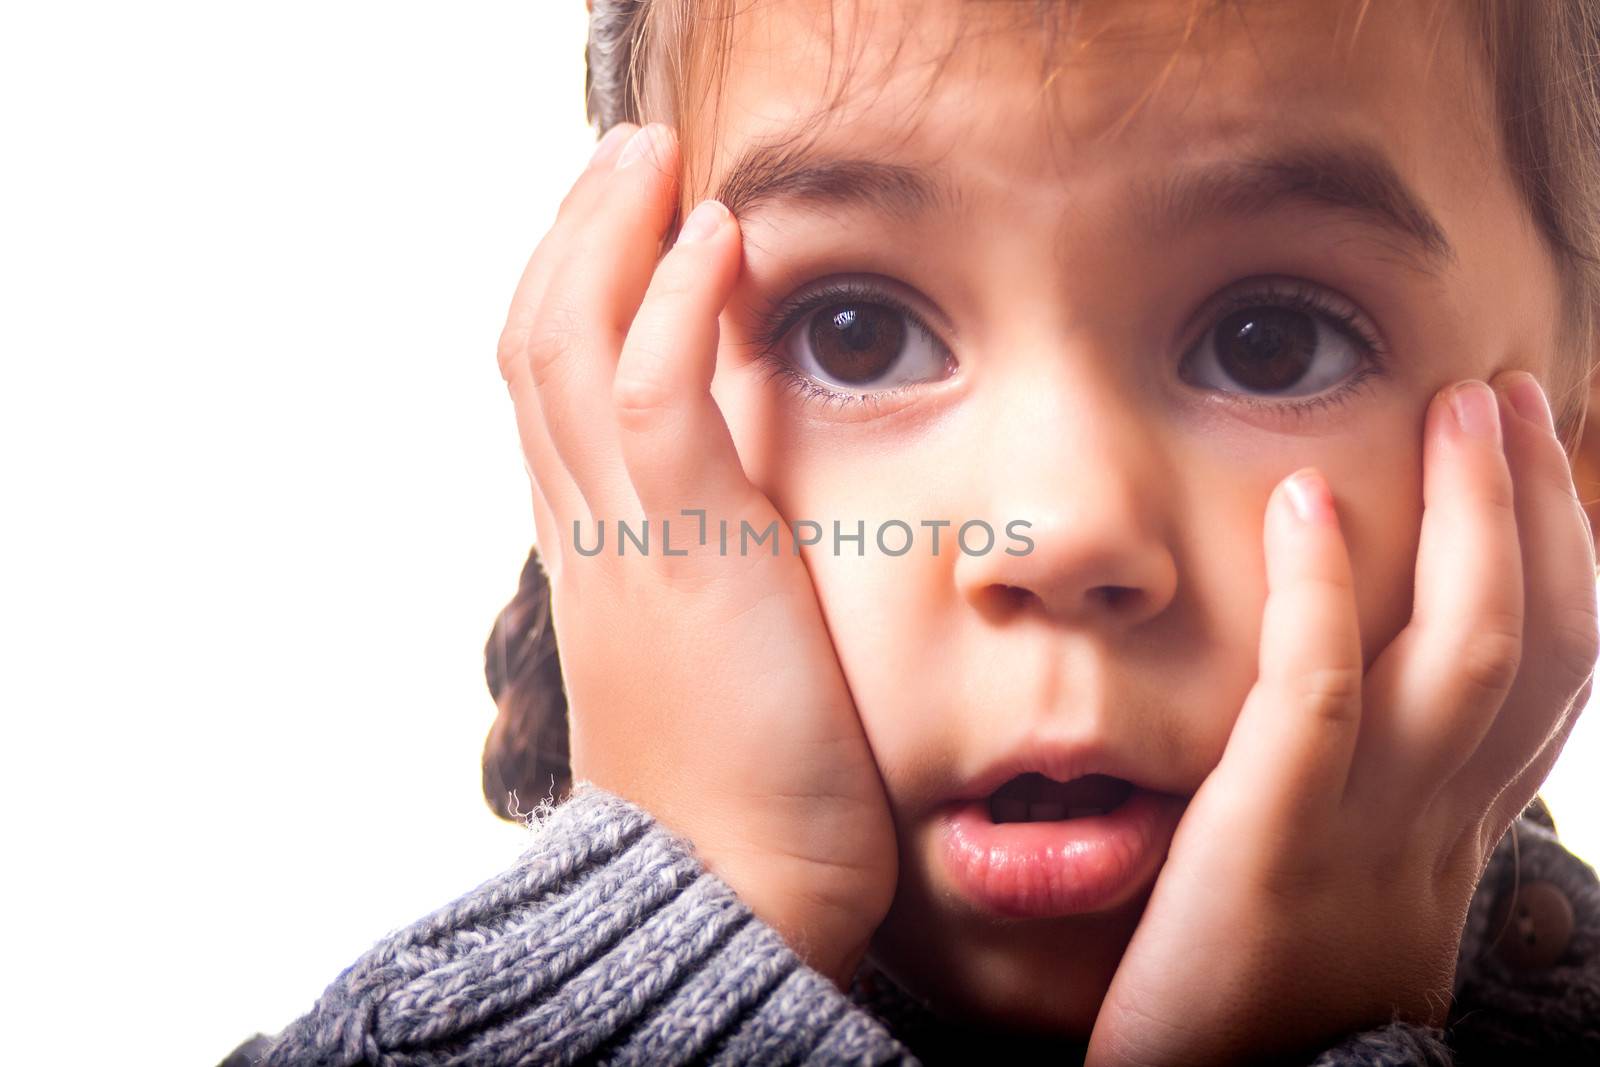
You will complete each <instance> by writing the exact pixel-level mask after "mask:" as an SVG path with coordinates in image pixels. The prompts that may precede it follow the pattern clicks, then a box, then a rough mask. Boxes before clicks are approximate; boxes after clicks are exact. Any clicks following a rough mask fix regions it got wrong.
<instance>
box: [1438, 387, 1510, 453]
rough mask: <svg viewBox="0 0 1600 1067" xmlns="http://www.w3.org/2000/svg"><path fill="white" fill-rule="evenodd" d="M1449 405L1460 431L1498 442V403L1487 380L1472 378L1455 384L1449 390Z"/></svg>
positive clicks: (1469, 435) (1470, 435)
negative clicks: (1454, 414) (1481, 380)
mask: <svg viewBox="0 0 1600 1067" xmlns="http://www.w3.org/2000/svg"><path fill="white" fill-rule="evenodd" d="M1450 407H1451V408H1452V409H1454V411H1455V413H1456V425H1458V426H1460V427H1461V432H1462V433H1464V434H1466V435H1467V436H1468V437H1481V438H1484V439H1487V440H1492V441H1495V442H1496V443H1498V442H1499V440H1500V404H1499V401H1497V400H1496V399H1495V396H1494V390H1493V389H1490V388H1489V385H1488V383H1487V382H1480V381H1478V380H1477V379H1476V378H1473V379H1471V380H1469V381H1465V382H1461V383H1459V384H1458V385H1456V387H1455V388H1454V389H1452V390H1450Z"/></svg>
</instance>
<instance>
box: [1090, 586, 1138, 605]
mask: <svg viewBox="0 0 1600 1067" xmlns="http://www.w3.org/2000/svg"><path fill="white" fill-rule="evenodd" d="M1094 593H1095V595H1096V596H1098V597H1099V598H1100V599H1101V601H1103V602H1104V603H1105V606H1106V607H1108V608H1120V607H1122V606H1124V605H1125V604H1127V603H1129V602H1130V601H1136V600H1138V599H1139V590H1137V589H1135V588H1133V587H1132V586H1128V585H1100V586H1096V587H1095V589H1094Z"/></svg>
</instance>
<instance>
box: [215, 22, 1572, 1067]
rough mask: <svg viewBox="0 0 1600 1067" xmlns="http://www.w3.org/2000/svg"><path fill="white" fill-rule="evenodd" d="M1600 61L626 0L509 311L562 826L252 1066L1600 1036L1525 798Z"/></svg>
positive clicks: (1559, 741)
mask: <svg viewBox="0 0 1600 1067" xmlns="http://www.w3.org/2000/svg"><path fill="white" fill-rule="evenodd" d="M1596 54H1600V3H1596V2H1594V0H1564V2H1561V3H1538V4H1535V3H1525V2H1522V0H1440V2H1436V3H1426V4H1424V3H1408V4H1370V3H1368V2H1362V0H1349V2H1328V3H1323V2H1311V0H1307V2H1303V3H1259V2H1250V0H1238V2H1234V3H1206V2H1196V0H1141V2H1138V3H1131V2H1126V0H1123V2H1117V3H1111V2H1106V0H1099V2H1095V0H1080V2H1066V0H1055V2H1048V0H1047V2H1024V3H998V2H991V3H983V4H973V3H961V2H956V0H948V2H937V3H935V2H929V0H878V2H871V3H868V2H860V3H819V2H808V0H770V2H768V3H763V4H755V5H740V4H733V3H728V2H717V3H713V2H708V0H699V2H691V0H642V2H640V0H594V3H593V5H592V11H591V36H590V41H589V49H588V60H589V100H590V105H591V117H592V118H594V119H596V120H597V122H598V125H599V127H600V129H601V130H602V131H604V133H605V136H604V137H603V138H602V139H601V141H600V144H599V147H598V148H597V150H596V152H595V156H594V159H593V161H592V163H591V164H590V166H589V168H588V169H587V170H586V171H585V172H584V173H583V174H582V175H581V176H580V177H579V178H578V179H577V181H576V183H575V184H574V186H573V188H572V191H571V192H570V194H569V195H568V196H567V197H566V199H565V200H564V201H563V203H562V205H561V209H560V212H559V215H558V218H557V220H556V222H555V224H554V226H553V227H552V229H551V231H550V232H549V234H548V235H546V237H545V238H544V240H543V241H542V242H541V243H540V245H539V247H538V249H537V251H536V252H535V253H534V255H533V258H532V260H531V261H530V263H529V266H528V269H527V271H526V273H525V274H524V276H523V279H522V283H521V285H520V287H519V289H518V291H517V294H516V297H515V299H514V302H513V306H512V309H511V312H510V316H509V321H508V323H507V325H506V329H505V332H504V335H503V340H502V344H501V347H500V352H499V364H500V370H501V372H502V374H503V376H504V377H505V380H506V381H507V383H508V385H509V388H510V393H511V396H512V398H513V400H514V405H515V412H516V418H517V423H518V427H519V429H520V433H521V441H522V446H523V449H524V452H525V456H526V460H527V464H528V468H529V472H530V475H531V477H532V482H533V487H534V493H533V505H534V511H535V518H536V524H537V539H538V544H539V546H540V548H539V551H538V554H537V556H536V557H532V558H530V560H529V564H528V568H527V570H526V571H525V573H524V595H523V596H522V597H521V598H519V600H518V601H517V602H516V603H514V604H513V605H512V608H511V609H510V610H509V611H508V614H507V615H506V616H504V617H503V618H502V619H501V621H500V624H499V625H498V626H497V627H496V631H495V634H494V635H493V637H492V638H491V641H490V645H489V650H488V651H489V665H490V680H491V685H492V686H493V687H494V688H495V690H496V696H497V699H498V700H500V702H501V706H502V709H503V711H502V721H501V722H500V723H498V724H497V726H496V733H495V734H494V735H492V736H491V739H490V744H489V749H488V752H487V754H486V757H487V758H486V765H485V783H486V790H487V791H488V792H489V794H490V797H491V800H493V801H494V802H495V803H496V804H497V805H501V806H502V808H503V810H509V809H511V808H512V807H513V806H514V805H516V804H518V803H521V802H522V801H532V800H533V799H534V798H535V797H537V796H539V795H544V796H545V798H546V799H545V802H544V803H542V804H540V805H539V806H538V809H537V816H538V817H537V818H536V819H535V821H534V825H533V832H534V843H533V845H532V847H531V848H530V849H529V850H528V852H527V853H526V855H524V856H523V857H522V858H521V860H520V861H519V862H518V863H517V864H516V865H515V866H514V867H512V868H511V869H510V870H508V871H506V872H505V873H504V874H503V875H502V876H500V877H498V878H496V879H494V880H492V881H490V882H488V883H486V884H484V885H483V886H480V887H479V888H477V889H476V890H474V891H472V892H471V893H469V894H467V895H466V896H464V897H462V898H460V899H459V900H457V901H455V902H454V903H452V904H450V905H448V906H446V907H444V908H443V909H441V910H440V911H438V912H436V913H434V914H433V915H430V916H428V917H426V918H424V919H422V920H420V921H418V922H417V923H416V924H414V925H412V926H410V927H407V928H405V929H402V930H400V931H397V932H396V933H394V934H392V935H390V936H389V937H388V938H386V939H385V940H384V941H382V942H380V943H379V944H378V945H377V946H376V947H374V948H373V949H372V950H371V951H370V952H369V953H368V954H367V955H365V956H363V957H362V958H361V959H360V960H358V961H356V962H355V963H354V964H353V965H352V966H351V967H350V968H349V969H347V970H346V971H345V972H344V973H343V974H341V975H340V976H339V977H338V979H337V980H336V981H335V982H334V983H333V984H332V985H331V986H330V987H329V988H328V990H327V992H326V993H324V995H323V997H322V999H321V1000H319V1001H318V1002H317V1004H316V1006H315V1007H314V1008H313V1009H312V1010H311V1011H310V1012H309V1013H308V1014H307V1015H306V1016H305V1017H303V1018H301V1019H299V1020H296V1021H295V1022H294V1023H293V1024H291V1025H290V1026H289V1027H288V1028H286V1029H285V1030H284V1032H283V1033H282V1034H280V1035H278V1036H277V1038H276V1039H273V1040H265V1039H264V1040H263V1041H262V1042H261V1043H260V1046H259V1047H258V1048H257V1049H256V1050H255V1051H256V1052H258V1053H259V1052H264V1055H263V1056H262V1057H261V1058H260V1059H259V1062H262V1063H268V1064H292V1063H329V1064H331V1063H340V1064H349V1063H395V1064H400V1063H405V1064H424V1063H427V1064H435V1063H437V1064H443V1063H452V1064H468V1063H493V1064H511V1063H571V1062H580V1061H581V1062H590V1061H593V1062H606V1063H667V1062H673V1063H676V1062H690V1061H693V1062H699V1061H714V1062H719V1063H730V1064H731V1063H769V1062H770V1063H789V1062H799V1061H804V1062H816V1063H831V1062H851V1063H881V1062H891V1061H900V1062H919V1061H920V1062H923V1063H934V1062H942V1061H965V1060H969V1059H974V1058H977V1057H980V1056H981V1057H983V1058H984V1059H988V1060H994V1061H997V1062H1007V1061H1019V1060H1023V1059H1025V1058H1027V1057H1029V1056H1037V1057H1038V1058H1040V1059H1041V1060H1042V1059H1044V1058H1045V1057H1049V1058H1050V1059H1051V1060H1052V1061H1061V1062H1075V1061H1076V1060H1077V1059H1079V1058H1081V1059H1082V1060H1083V1061H1084V1062H1087V1063H1090V1064H1227V1063H1243V1062H1256V1061H1271V1062H1293V1063H1309V1062H1312V1061H1315V1062H1318V1063H1324V1064H1328V1063H1337V1064H1347V1063H1350V1064H1353V1063H1402V1062H1404V1063H1448V1062H1451V1058H1452V1056H1453V1055H1454V1056H1456V1057H1458V1058H1459V1060H1460V1062H1463V1063H1466V1062H1538V1063H1580V1062H1582V1063H1596V1062H1600V882H1597V880H1596V877H1595V872H1594V870H1593V869H1592V868H1590V867H1589V866H1588V865H1586V864H1585V863H1583V862H1582V861H1580V860H1579V859H1577V858H1576V857H1575V856H1573V855H1572V854H1571V853H1569V852H1567V851H1566V850H1565V849H1564V848H1563V847H1562V845H1561V844H1560V842H1559V841H1558V840H1557V838H1556V836H1555V832H1554V826H1553V825H1552V823H1551V821H1550V819H1549V816H1548V813H1546V812H1544V811H1543V809H1542V805H1540V804H1537V803H1534V802H1535V800H1536V792H1537V790H1538V788H1539V785H1540V783H1541V782H1542V781H1543V780H1544V778H1545V776H1546V774H1547V773H1548V772H1549V770H1550V768H1551V766H1552V764H1553V763H1554V761H1555V760H1556V758H1557V756H1558V755H1559V753H1560V751H1561V749H1562V745H1563V744H1564V742H1565V740H1566V737H1567V735H1568V733H1569V732H1570V730H1571V729H1572V726H1573V724H1574V723H1575V722H1576V720H1577V717H1578V715H1579V713H1580V712H1581V710H1582V708H1583V706H1584V704H1585V702H1586V701H1587V699H1588V696H1589V693H1590V678H1591V676H1592V672H1593V668H1594V664H1595V660H1596V655H1597V651H1600V631H1597V626H1596V621H1595V587H1594V585H1593V580H1594V576H1595V555H1594V546H1593V539H1592V534H1591V532H1590V529H1589V524H1588V521H1587V518H1586V516H1585V513H1584V510H1583V508H1582V506H1581V504H1580V502H1579V500H1578V497H1577V494H1576V493H1575V491H1574V487H1573V479H1572V471H1571V466H1570V464H1569V457H1570V456H1571V455H1572V454H1574V452H1575V450H1576V448H1577V442H1578V434H1579V432H1580V430H1581V427H1582V422H1583V418H1584V413H1585V410H1586V408H1585V405H1586V400H1587V393H1586V386H1587V383H1588V381H1589V378H1590V374H1591V370H1592V367H1593V362H1594V360H1595V358H1596V355H1597V352H1600V349H1597V346H1596V342H1597V339H1600V78H1597V75H1596V68H1595V65H1594V56H1595V55H1596ZM697 205H698V206H697ZM690 209H693V210H692V211H691V210H690ZM680 218H681V219H683V220H684V221H683V222H682V224H681V226H680V225H679V223H678V220H679V219H680ZM1547 396H1548V397H1549V398H1550V400H1549V401H1547V400H1546V397H1547ZM1552 408H1553V409H1554V410H1553V411H1552ZM546 575H547V576H548V588H547V587H546V585H545V581H546ZM552 628H553V631H552ZM552 632H553V636H554V638H555V640H556V642H557V643H559V646H560V658H559V661H557V660H556V659H554V657H553V651H554V646H553V644H552V641H551V637H552ZM529 687H533V688H532V689H530V688H529ZM569 705H570V719H569V718H568V710H569ZM568 728H570V737H569V735H568V733H567V730H568ZM569 760H570V762H569ZM569 783H570V784H571V786H572V788H571V790H570V792H569V791H568V785H569ZM517 785H521V786H523V787H524V788H523V789H522V790H521V791H520V794H519V795H516V796H513V795H511V793H512V791H511V790H510V789H508V788H507V787H508V786H517ZM530 786H531V788H529V787H530ZM240 1060H241V1061H249V1062H255V1060H254V1059H253V1058H252V1057H251V1056H249V1055H246V1054H244V1053H243V1052H241V1054H240Z"/></svg>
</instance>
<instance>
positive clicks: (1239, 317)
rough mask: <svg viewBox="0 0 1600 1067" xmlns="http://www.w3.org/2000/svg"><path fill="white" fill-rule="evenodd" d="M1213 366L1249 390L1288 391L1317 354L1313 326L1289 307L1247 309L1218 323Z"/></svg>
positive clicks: (1315, 328) (1309, 319) (1302, 313)
mask: <svg viewBox="0 0 1600 1067" xmlns="http://www.w3.org/2000/svg"><path fill="white" fill-rule="evenodd" d="M1212 343H1213V344H1214V345H1215V346H1216V353H1217V362H1218V364H1219V365H1220V366H1221V367H1222V369H1223V370H1224V371H1226V372H1227V374H1228V377H1230V378H1231V379H1233V380H1234V381H1236V382H1239V383H1241V384H1243V385H1248V386H1250V388H1251V389H1252V390H1254V391H1257V392H1260V391H1266V392H1276V391H1278V390H1281V389H1287V388H1288V387H1290V386H1291V385H1293V384H1294V383H1296V382H1298V381H1299V380H1300V379H1301V378H1303V377H1305V374H1306V371H1307V370H1308V369H1309V368H1310V367H1311V364H1312V362H1313V361H1314V360H1315V359H1316V355H1317V324H1316V323H1315V322H1314V321H1312V318H1311V316H1310V315H1307V314H1306V313H1305V312H1303V311H1297V310H1295V309H1294V308H1283V307H1259V308H1246V309H1245V310H1243V311H1235V312H1234V313H1233V314H1231V315H1229V316H1227V317H1226V318H1224V319H1223V320H1222V321H1221V322H1219V323H1217V327H1216V330H1215V331H1214V333H1213V335H1212Z"/></svg>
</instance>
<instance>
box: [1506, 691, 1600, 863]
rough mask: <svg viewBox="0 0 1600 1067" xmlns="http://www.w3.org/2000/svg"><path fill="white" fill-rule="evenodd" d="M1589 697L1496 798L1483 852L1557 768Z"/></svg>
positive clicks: (1585, 696)
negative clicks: (1557, 763)
mask: <svg viewBox="0 0 1600 1067" xmlns="http://www.w3.org/2000/svg"><path fill="white" fill-rule="evenodd" d="M1586 688H1587V687H1586ZM1587 700H1588V693H1587V692H1585V693H1584V695H1583V696H1582V697H1580V698H1579V699H1578V700H1577V701H1576V702H1575V703H1574V704H1573V706H1572V710H1571V711H1569V712H1568V713H1567V715H1566V717H1565V718H1563V719H1562V720H1561V722H1560V725H1559V726H1557V728H1556V731H1555V734H1554V735H1553V736H1552V737H1551V738H1550V740H1549V741H1548V742H1546V744H1545V747H1544V748H1543V749H1541V750H1540V752H1539V754H1538V755H1537V756H1535V757H1534V758H1533V759H1532V760H1531V761H1530V762H1529V763H1528V765H1527V766H1526V767H1524V768H1523V769H1522V772H1521V773H1520V774H1518V775H1517V776H1516V777H1515V778H1514V779H1512V781H1511V782H1510V783H1509V784H1507V785H1506V786H1505V788H1504V789H1503V790H1502V791H1501V792H1500V794H1499V795H1498V796H1496V797H1495V799H1494V803H1493V804H1492V805H1491V807H1490V814H1489V818H1488V820H1487V821H1486V822H1485V824H1484V830H1485V835H1484V837H1483V838H1482V839H1480V842H1479V847H1480V849H1481V854H1482V855H1485V856H1486V855H1488V854H1489V851H1490V850H1492V849H1493V848H1494V845H1495V843H1496V842H1497V841H1499V840H1500V838H1501V837H1503V836H1504V835H1505V832H1506V830H1507V829H1508V828H1509V827H1510V826H1511V823H1512V822H1514V821H1515V820H1516V818H1517V816H1518V815H1521V814H1522V812H1523V811H1524V810H1526V809H1527V807H1528V805H1529V804H1530V803H1532V801H1533V798H1534V796H1535V795H1536V794H1537V793H1538V792H1539V790H1540V789H1541V788H1543V786H1544V783H1545V780H1546V779H1547V778H1549V777H1550V772H1551V770H1553V769H1554V768H1555V765H1556V761H1557V760H1558V759H1560V757H1561V753H1562V751H1563V750H1564V749H1565V748H1566V747H1567V740H1568V739H1569V738H1570V737H1571V736H1572V730H1573V728H1574V727H1575V726H1577V725H1578V718H1579V716H1581V715H1582V714H1583V709H1584V706H1585V704H1586V703H1587Z"/></svg>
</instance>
